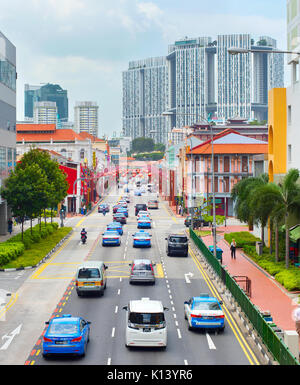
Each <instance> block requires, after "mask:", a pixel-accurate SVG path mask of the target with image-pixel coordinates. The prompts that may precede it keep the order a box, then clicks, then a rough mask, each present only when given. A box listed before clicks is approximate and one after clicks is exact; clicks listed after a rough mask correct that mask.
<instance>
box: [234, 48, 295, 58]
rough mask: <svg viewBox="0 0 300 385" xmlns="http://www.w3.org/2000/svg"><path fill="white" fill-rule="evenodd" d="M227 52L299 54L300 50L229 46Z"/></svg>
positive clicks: (235, 53) (236, 53)
mask: <svg viewBox="0 0 300 385" xmlns="http://www.w3.org/2000/svg"><path fill="white" fill-rule="evenodd" d="M227 52H228V53H229V54H230V55H233V56H234V55H238V54H241V53H286V54H290V55H298V56H300V52H297V51H281V50H271V49H255V48H254V49H252V48H251V49H250V48H240V47H230V48H228V50H227Z"/></svg>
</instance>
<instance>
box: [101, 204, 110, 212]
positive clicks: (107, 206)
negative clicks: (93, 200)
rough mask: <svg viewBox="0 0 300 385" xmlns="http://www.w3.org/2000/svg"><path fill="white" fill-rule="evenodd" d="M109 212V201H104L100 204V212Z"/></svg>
mask: <svg viewBox="0 0 300 385" xmlns="http://www.w3.org/2000/svg"><path fill="white" fill-rule="evenodd" d="M104 211H105V212H106V213H109V205H108V204H107V203H102V204H100V205H99V206H98V213H103V212H104Z"/></svg>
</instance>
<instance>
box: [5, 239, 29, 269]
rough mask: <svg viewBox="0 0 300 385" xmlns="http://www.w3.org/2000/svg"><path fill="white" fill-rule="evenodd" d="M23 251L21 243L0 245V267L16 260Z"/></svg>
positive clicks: (23, 247)
mask: <svg viewBox="0 0 300 385" xmlns="http://www.w3.org/2000/svg"><path fill="white" fill-rule="evenodd" d="M24 251H25V246H24V244H23V243H22V242H10V243H6V242H3V243H0V266H2V265H4V264H6V263H8V262H9V261H12V260H14V259H16V258H17V257H18V256H19V255H22V254H23V252H24Z"/></svg>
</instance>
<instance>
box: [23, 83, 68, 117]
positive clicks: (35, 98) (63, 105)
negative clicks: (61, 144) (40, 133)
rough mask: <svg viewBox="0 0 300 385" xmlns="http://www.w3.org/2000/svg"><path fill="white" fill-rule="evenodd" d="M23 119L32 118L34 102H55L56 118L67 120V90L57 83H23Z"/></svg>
mask: <svg viewBox="0 0 300 385" xmlns="http://www.w3.org/2000/svg"><path fill="white" fill-rule="evenodd" d="M24 96H25V99H24V100H25V105H24V108H25V109H24V112H25V120H32V118H33V108H34V103H35V102H55V103H56V106H57V114H58V119H59V120H60V121H61V122H67V121H68V117H69V101H68V91H67V90H63V89H62V88H61V86H59V85H58V84H49V83H48V84H45V85H43V86H31V85H29V84H25V92H24Z"/></svg>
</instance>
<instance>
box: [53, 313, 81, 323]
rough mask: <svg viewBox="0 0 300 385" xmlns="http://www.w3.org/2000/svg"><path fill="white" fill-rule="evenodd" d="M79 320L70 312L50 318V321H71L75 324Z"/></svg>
mask: <svg viewBox="0 0 300 385" xmlns="http://www.w3.org/2000/svg"><path fill="white" fill-rule="evenodd" d="M79 320H80V317H74V316H72V315H70V314H65V315H64V316H61V317H54V318H52V320H51V321H52V323H72V324H76V323H78V322H79Z"/></svg>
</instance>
